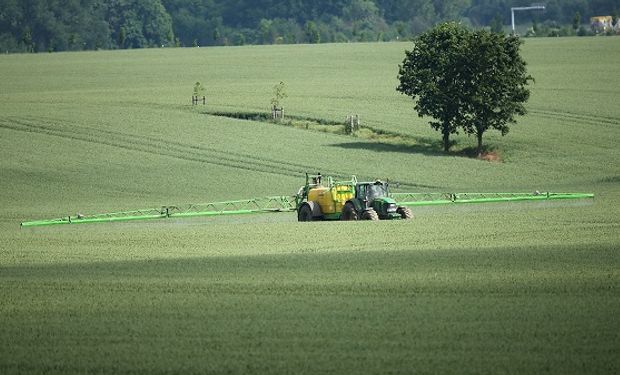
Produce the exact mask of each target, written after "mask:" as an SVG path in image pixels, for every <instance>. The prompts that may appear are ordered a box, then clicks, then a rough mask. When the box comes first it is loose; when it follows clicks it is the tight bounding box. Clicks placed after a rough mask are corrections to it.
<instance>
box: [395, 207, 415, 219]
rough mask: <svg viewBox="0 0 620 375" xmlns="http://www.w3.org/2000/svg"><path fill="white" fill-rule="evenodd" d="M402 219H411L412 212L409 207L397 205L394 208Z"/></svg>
mask: <svg viewBox="0 0 620 375" xmlns="http://www.w3.org/2000/svg"><path fill="white" fill-rule="evenodd" d="M396 212H398V214H399V215H400V217H401V218H402V219H405V220H406V219H413V212H412V211H411V208H409V207H402V206H401V207H398V209H397V210H396Z"/></svg>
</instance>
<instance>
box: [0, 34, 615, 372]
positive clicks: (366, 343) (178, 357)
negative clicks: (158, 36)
mask: <svg viewBox="0 0 620 375" xmlns="http://www.w3.org/2000/svg"><path fill="white" fill-rule="evenodd" d="M618 43H619V41H618V40H617V38H572V39H571V38H562V39H559V40H553V39H544V40H543V39H540V40H538V39H537V40H527V41H526V43H525V45H524V46H523V53H524V56H525V58H526V60H527V61H528V62H529V69H530V72H531V74H532V75H533V76H534V77H535V78H536V83H535V84H534V85H533V86H532V99H531V101H530V102H529V104H528V108H529V110H530V113H529V114H528V115H527V116H525V117H524V118H522V119H520V120H519V124H517V125H516V126H515V127H514V128H513V129H512V131H511V133H510V134H509V135H508V136H507V137H505V138H501V137H499V136H498V135H494V134H489V136H488V137H485V140H486V141H487V143H488V144H489V146H490V147H492V148H494V149H496V150H498V152H499V153H500V154H501V156H502V159H503V162H501V163H489V162H485V161H481V160H476V159H472V158H468V157H463V156H462V150H463V149H464V148H467V147H469V146H471V145H473V144H474V143H475V140H474V139H468V138H467V137H465V136H459V137H457V138H456V139H457V141H458V142H459V143H458V144H457V147H456V150H455V152H454V153H452V154H448V155H445V154H443V153H442V152H441V146H440V145H439V142H438V141H439V138H440V137H439V135H438V134H437V133H435V132H433V131H431V130H430V128H429V127H428V126H427V125H425V119H419V118H417V117H416V116H415V113H414V112H413V110H412V103H411V102H410V99H408V98H406V97H403V96H401V95H399V94H398V93H396V91H395V87H396V73H397V65H398V63H399V62H401V61H402V58H403V57H404V50H405V49H406V48H410V45H408V44H406V43H391V44H354V45H348V44H347V45H317V46H263V47H240V48H199V49H198V48H197V49H157V50H155V49H153V50H139V51H114V52H102V51H100V52H85V53H60V54H39V55H7V56H4V55H3V56H0V76H1V77H2V80H0V177H1V178H0V192H1V194H0V238H2V241H0V301H1V302H0V322H1V323H0V372H2V373H20V372H27V373H170V372H177V373H180V372H182V373H208V372H217V373H221V372H233V373H240V372H263V373H264V372H305V373H317V372H332V373H343V372H345V373H346V372H350V373H359V372H367V373H386V372H398V373H411V372H440V373H444V372H452V373H489V372H515V373H523V372H525V373H538V372H553V373H583V372H588V373H616V372H618V369H619V368H620V361H619V360H618V359H617V357H618V356H617V353H618V348H619V347H620V337H619V334H618V332H620V326H619V323H618V320H617V318H616V315H617V311H618V310H619V309H620V297H618V296H619V293H618V288H619V286H620V285H619V284H620V275H619V272H618V270H619V269H620V259H619V255H618V244H619V243H620V234H619V233H620V220H619V219H618V218H619V217H620V188H619V185H618V182H619V181H620V180H619V176H620V169H619V167H618V160H620V148H618V146H617V145H616V139H618V136H620V109H619V108H618V106H617V105H616V103H615V101H616V100H615V98H617V93H616V91H617V87H620V85H619V83H620V81H619V80H620V78H618V77H620V74H619V73H620V71H619V69H620V68H619V67H620V66H619V65H617V64H616V63H615V61H617V60H618V58H619V57H620V56H619V54H620V48H617V47H618ZM593 56H596V58H593ZM196 81H201V82H202V83H203V85H204V86H205V87H206V88H207V98H208V105H207V106H206V107H203V106H197V107H192V106H191V105H190V103H191V101H190V99H191V93H192V88H193V85H194V83H195V82H196ZM279 81H285V82H286V83H287V86H288V90H287V91H288V95H289V97H288V98H287V99H285V101H284V106H285V108H286V111H287V113H288V114H290V115H292V116H296V117H295V118H297V119H303V118H310V119H317V120H318V121H324V122H325V123H339V122H343V121H344V119H345V117H346V116H347V115H350V114H359V115H360V117H361V119H362V125H364V126H368V127H370V128H372V129H375V130H377V131H384V132H385V134H387V135H388V136H389V139H388V140H386V139H363V138H360V137H358V138H356V137H352V136H345V135H339V134H329V133H325V132H320V131H313V129H308V130H306V129H304V127H301V128H296V127H294V126H280V125H277V124H270V123H265V122H257V121H248V120H242V119H235V118H226V117H223V116H214V115H212V114H213V113H216V112H217V113H229V114H230V113H232V114H235V113H258V112H264V113H265V114H268V111H269V101H270V97H271V95H272V92H271V90H272V87H273V85H274V84H276V83H277V82H279ZM210 113H211V114H210ZM399 137H402V141H399ZM319 171H320V172H322V173H323V174H324V175H327V174H335V175H340V176H343V177H344V176H348V175H350V174H356V175H358V176H359V177H361V178H376V177H380V178H390V180H392V181H399V182H401V188H400V189H401V190H404V191H448V192H458V191H527V192H531V191H534V190H540V191H545V190H551V191H567V192H570V191H583V192H593V193H595V194H596V197H595V199H594V200H585V201H563V202H546V203H519V204H517V203H514V204H491V205H476V206H458V207H442V208H424V209H419V210H417V211H416V212H415V215H416V218H415V219H414V220H413V221H408V222H405V221H397V222H379V223H367V222H359V223H340V222H336V223H297V222H296V221H295V215H294V214H287V213H282V214H271V215H262V216H261V215H258V216H243V217H236V218H233V217H228V218H223V219H193V220H185V221H184V220H178V221H177V220H165V221H153V222H144V223H137V222H136V223H124V224H120V223H117V224H103V225H80V226H75V227H74V226H62V227H50V228H36V229H22V230H20V229H19V222H21V221H24V220H29V219H38V218H53V217H59V216H64V215H67V214H71V215H73V214H75V213H77V212H82V213H97V212H106V211H118V210H130V209H137V208H145V207H158V206H160V205H172V204H177V203H190V202H209V201H217V200H229V199H237V198H249V197H254V196H265V195H273V194H276V195H280V194H283V195H288V194H292V193H294V192H296V190H297V188H298V187H299V185H301V184H302V183H303V180H304V173H305V172H319Z"/></svg>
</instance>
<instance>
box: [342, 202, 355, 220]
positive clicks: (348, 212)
mask: <svg viewBox="0 0 620 375" xmlns="http://www.w3.org/2000/svg"><path fill="white" fill-rule="evenodd" d="M358 219H359V217H358V215H357V211H356V210H355V206H354V205H353V203H346V204H345V205H344V207H343V208H342V215H340V220H358Z"/></svg>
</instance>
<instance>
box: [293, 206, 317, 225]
mask: <svg viewBox="0 0 620 375" xmlns="http://www.w3.org/2000/svg"><path fill="white" fill-rule="evenodd" d="M297 220H298V221H314V216H312V208H310V205H308V204H304V205H302V206H301V207H300V208H299V211H298V212H297Z"/></svg>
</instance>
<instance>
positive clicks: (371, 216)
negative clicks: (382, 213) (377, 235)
mask: <svg viewBox="0 0 620 375" xmlns="http://www.w3.org/2000/svg"><path fill="white" fill-rule="evenodd" d="M362 220H372V221H377V220H379V215H377V211H375V210H374V209H372V208H369V209H367V210H366V211H364V212H362Z"/></svg>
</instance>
